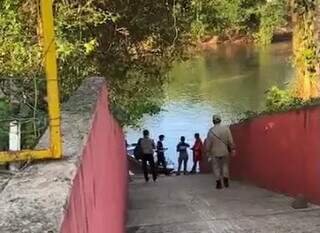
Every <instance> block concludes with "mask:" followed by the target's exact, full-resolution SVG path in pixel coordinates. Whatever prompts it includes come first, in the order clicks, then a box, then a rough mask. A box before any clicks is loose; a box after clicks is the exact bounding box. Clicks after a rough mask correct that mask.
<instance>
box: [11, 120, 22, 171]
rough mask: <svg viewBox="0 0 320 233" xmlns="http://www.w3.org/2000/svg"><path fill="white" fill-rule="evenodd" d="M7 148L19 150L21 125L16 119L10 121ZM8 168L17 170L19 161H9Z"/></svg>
mask: <svg viewBox="0 0 320 233" xmlns="http://www.w3.org/2000/svg"><path fill="white" fill-rule="evenodd" d="M9 150H10V151H19V150H21V125H20V123H19V122H18V121H12V122H10V131H9ZM9 169H10V171H18V170H19V169H20V163H19V162H13V163H10V164H9Z"/></svg>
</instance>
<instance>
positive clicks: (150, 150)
mask: <svg viewBox="0 0 320 233" xmlns="http://www.w3.org/2000/svg"><path fill="white" fill-rule="evenodd" d="M138 145H139V146H140V149H141V153H142V170H143V173H144V178H145V180H146V182H148V181H149V175H148V168H147V162H149V165H150V168H151V172H152V178H153V181H156V180H157V172H156V168H155V164H154V158H153V154H154V150H155V148H156V147H155V143H154V141H153V139H151V138H150V133H149V131H148V130H144V131H143V138H140V139H139V141H138Z"/></svg>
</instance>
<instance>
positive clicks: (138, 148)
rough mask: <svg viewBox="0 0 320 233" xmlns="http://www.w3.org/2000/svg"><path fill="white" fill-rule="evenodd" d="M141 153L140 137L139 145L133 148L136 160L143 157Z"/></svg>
mask: <svg viewBox="0 0 320 233" xmlns="http://www.w3.org/2000/svg"><path fill="white" fill-rule="evenodd" d="M141 154H142V149H141V139H139V141H138V143H137V145H136V146H135V148H134V149H133V156H134V157H135V159H136V160H139V159H141V157H142V156H141Z"/></svg>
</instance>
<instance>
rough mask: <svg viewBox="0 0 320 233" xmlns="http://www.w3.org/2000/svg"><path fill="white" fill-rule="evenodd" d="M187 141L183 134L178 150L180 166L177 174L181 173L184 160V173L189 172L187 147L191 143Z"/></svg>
mask: <svg viewBox="0 0 320 233" xmlns="http://www.w3.org/2000/svg"><path fill="white" fill-rule="evenodd" d="M185 141H186V138H185V137H184V136H182V137H181V138H180V142H179V144H178V145H177V152H179V158H178V163H179V166H178V172H177V176H179V175H180V170H181V165H182V162H183V174H184V175H186V174H187V164H188V157H189V156H188V151H187V149H188V148H189V147H190V145H189V144H188V143H186V142H185Z"/></svg>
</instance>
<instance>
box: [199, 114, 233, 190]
mask: <svg viewBox="0 0 320 233" xmlns="http://www.w3.org/2000/svg"><path fill="white" fill-rule="evenodd" d="M212 121H213V125H214V126H213V127H212V128H211V129H210V130H209V132H208V136H207V139H206V143H205V147H206V148H205V149H206V152H207V153H208V156H209V158H210V159H211V160H212V168H213V172H214V174H215V177H216V188H217V189H221V188H222V181H221V180H222V179H223V183H224V186H225V187H226V188H228V187H229V155H230V153H231V154H232V155H233V154H234V152H235V150H234V148H235V147H234V142H233V138H232V135H231V131H230V129H229V127H228V126H224V125H222V124H221V117H220V116H218V115H214V116H213V117H212Z"/></svg>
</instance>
